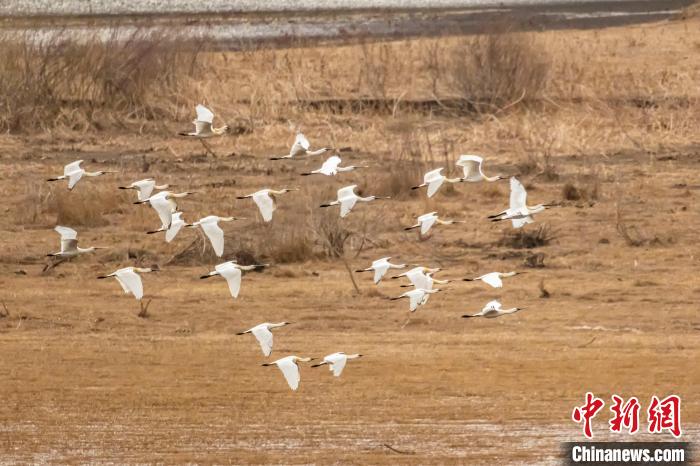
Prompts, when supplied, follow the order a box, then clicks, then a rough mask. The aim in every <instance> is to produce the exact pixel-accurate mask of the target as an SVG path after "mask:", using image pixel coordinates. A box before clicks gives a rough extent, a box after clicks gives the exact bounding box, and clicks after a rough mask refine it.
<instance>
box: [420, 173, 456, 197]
mask: <svg viewBox="0 0 700 466" xmlns="http://www.w3.org/2000/svg"><path fill="white" fill-rule="evenodd" d="M442 170H443V168H436V169H435V170H431V171H429V172H428V173H426V174H425V175H423V184H420V185H418V186H414V187H413V188H412V189H418V188H422V187H424V186H427V187H428V197H433V196H434V195H435V193H437V192H438V189H440V186H442V184H443V183H444V182H445V181H447V182H448V183H460V182H461V181H462V179H461V178H447V177H446V176H445V175H443V174H442V173H440V172H442Z"/></svg>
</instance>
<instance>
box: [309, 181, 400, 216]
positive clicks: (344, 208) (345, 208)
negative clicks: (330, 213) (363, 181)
mask: <svg viewBox="0 0 700 466" xmlns="http://www.w3.org/2000/svg"><path fill="white" fill-rule="evenodd" d="M356 187H357V185H355V184H353V185H350V186H346V187H344V188H340V189H339V190H338V199H337V200H335V201H332V202H330V203H328V204H323V205H321V207H330V206H334V205H340V217H341V218H342V217H345V216H347V215H348V214H349V213H350V211H351V210H352V208H353V207H354V206H355V204H356V203H357V201H361V202H370V201H374V200H375V199H388V197H379V196H368V197H360V196H358V195H357V194H355V188H356Z"/></svg>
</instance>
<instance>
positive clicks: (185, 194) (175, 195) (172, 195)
mask: <svg viewBox="0 0 700 466" xmlns="http://www.w3.org/2000/svg"><path fill="white" fill-rule="evenodd" d="M189 194H190V193H170V194H168V197H185V196H187V195H189Z"/></svg>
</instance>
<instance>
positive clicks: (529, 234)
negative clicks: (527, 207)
mask: <svg viewBox="0 0 700 466" xmlns="http://www.w3.org/2000/svg"><path fill="white" fill-rule="evenodd" d="M553 239H554V234H553V233H552V230H551V228H550V227H549V224H547V223H544V224H542V225H539V226H538V227H536V228H534V229H531V230H526V229H525V228H521V229H519V230H515V231H514V232H513V231H508V232H507V233H504V235H503V237H502V238H501V239H500V240H499V241H498V245H499V246H507V247H510V248H514V249H533V248H537V247H541V246H546V245H548V244H549V243H550V242H551V241H552V240H553Z"/></svg>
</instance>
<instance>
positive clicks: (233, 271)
mask: <svg viewBox="0 0 700 466" xmlns="http://www.w3.org/2000/svg"><path fill="white" fill-rule="evenodd" d="M222 235H223V232H222ZM222 241H223V240H222ZM222 248H223V246H222ZM263 267H267V265H266V264H260V265H239V264H236V263H235V262H234V261H228V262H223V263H221V264H218V265H216V266H214V271H213V272H209V273H208V274H206V275H202V276H201V277H199V278H201V279H205V278H210V277H215V276H216V275H221V276H222V277H224V278H225V279H226V283H228V289H229V291H230V292H231V296H233V297H234V298H237V297H238V293H239V292H240V291H241V276H242V275H243V273H242V271H243V270H245V271H248V270H255V269H260V268H263Z"/></svg>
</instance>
